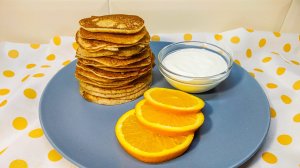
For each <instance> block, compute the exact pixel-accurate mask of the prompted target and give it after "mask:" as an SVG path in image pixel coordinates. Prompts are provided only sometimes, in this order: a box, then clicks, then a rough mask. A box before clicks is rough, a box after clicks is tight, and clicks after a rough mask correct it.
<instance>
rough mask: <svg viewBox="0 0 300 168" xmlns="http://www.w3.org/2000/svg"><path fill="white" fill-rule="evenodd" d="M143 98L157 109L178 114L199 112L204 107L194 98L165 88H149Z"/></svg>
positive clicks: (198, 99)
mask: <svg viewBox="0 0 300 168" xmlns="http://www.w3.org/2000/svg"><path fill="white" fill-rule="evenodd" d="M144 97H145V99H146V100H147V101H149V103H151V104H152V105H154V106H156V107H158V108H162V109H164V110H172V111H174V112H178V113H193V112H199V111H200V110H201V109H202V108H203V107H204V105H205V103H204V101H203V100H202V99H200V98H198V97H196V96H193V95H191V94H188V93H185V92H182V91H179V90H173V89H166V88H151V89H149V90H147V91H146V92H145V93H144Z"/></svg>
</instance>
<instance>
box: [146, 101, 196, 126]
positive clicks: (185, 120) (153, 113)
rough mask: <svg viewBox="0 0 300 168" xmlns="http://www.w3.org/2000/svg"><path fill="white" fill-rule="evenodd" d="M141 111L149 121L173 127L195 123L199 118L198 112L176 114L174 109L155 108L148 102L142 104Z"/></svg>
mask: <svg viewBox="0 0 300 168" xmlns="http://www.w3.org/2000/svg"><path fill="white" fill-rule="evenodd" d="M141 111H142V115H143V117H144V118H145V119H146V120H148V121H149V122H152V123H159V124H162V125H166V126H172V127H182V126H188V125H193V124H194V123H195V122H196V119H197V113H192V114H182V115H178V114H174V113H173V112H172V111H166V110H160V109H157V108H154V107H153V106H152V105H150V104H149V103H147V102H145V104H144V105H142V107H141Z"/></svg>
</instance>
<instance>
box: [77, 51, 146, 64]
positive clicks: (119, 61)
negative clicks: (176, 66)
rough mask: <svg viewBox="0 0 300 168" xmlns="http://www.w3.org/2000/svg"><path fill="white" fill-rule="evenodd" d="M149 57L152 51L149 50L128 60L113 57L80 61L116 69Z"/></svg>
mask: <svg viewBox="0 0 300 168" xmlns="http://www.w3.org/2000/svg"><path fill="white" fill-rule="evenodd" d="M149 56H150V50H149V49H147V50H145V51H144V52H142V53H140V54H137V55H135V56H132V57H130V58H128V59H116V58H112V57H97V58H85V59H82V58H79V59H78V60H79V61H81V62H82V63H83V64H85V62H87V61H86V60H90V64H93V65H97V64H98V63H100V64H102V65H106V66H109V67H116V66H125V65H128V64H132V63H135V62H139V61H141V60H143V59H145V58H147V57H149ZM91 61H92V62H91Z"/></svg>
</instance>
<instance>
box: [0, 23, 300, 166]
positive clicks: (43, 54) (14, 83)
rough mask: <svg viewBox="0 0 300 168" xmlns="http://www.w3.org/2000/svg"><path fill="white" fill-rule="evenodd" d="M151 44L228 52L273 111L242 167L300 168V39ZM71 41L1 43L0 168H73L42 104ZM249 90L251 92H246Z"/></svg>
mask: <svg viewBox="0 0 300 168" xmlns="http://www.w3.org/2000/svg"><path fill="white" fill-rule="evenodd" d="M151 39H152V40H153V41H157V40H161V41H175V42H177V41H183V40H199V41H205V42H209V43H214V44H217V45H221V46H225V45H226V46H227V47H228V48H230V49H231V50H232V51H233V57H234V60H235V62H236V63H238V64H240V65H241V66H242V67H243V68H245V69H246V70H247V71H248V72H249V73H250V74H251V75H252V76H253V77H255V79H256V80H257V81H258V83H259V84H260V85H261V87H262V88H263V90H264V91H265V93H266V95H267V97H268V99H269V102H270V106H271V112H270V115H271V117H272V120H271V125H270V130H269V133H268V136H267V139H266V141H265V143H264V145H263V146H262V148H261V149H260V150H259V151H258V153H257V154H256V155H255V156H254V157H253V158H252V159H251V160H250V161H249V162H247V163H246V164H245V165H244V167H255V168H257V167H262V168H266V167H277V168H283V167H289V168H299V167H300V108H299V104H300V36H299V35H298V34H281V33H277V32H274V33H273V32H259V31H253V30H249V29H244V28H240V29H235V30H231V31H227V32H223V33H219V34H213V33H182V34H159V35H152V37H151ZM76 47H77V44H76V43H74V38H73V37H60V36H56V37H54V38H53V39H51V40H50V41H49V43H48V44H41V45H39V44H19V43H10V42H1V43H0V139H1V141H0V167H12V168H25V167H31V168H36V167H51V168H53V167H58V168H59V167H61V168H66V167H75V166H74V165H73V164H72V163H70V162H69V161H67V160H66V159H64V158H63V157H62V156H61V155H60V154H59V153H58V152H56V151H55V150H54V149H53V147H52V146H51V145H50V144H49V142H48V141H47V139H46V137H45V136H44V134H43V131H42V129H41V126H40V123H39V118H38V104H39V101H40V97H41V94H42V91H43V89H44V88H45V86H46V84H47V82H48V81H49V80H50V79H51V77H53V75H54V74H55V73H56V72H57V71H58V70H59V69H61V68H62V67H63V66H65V65H67V64H68V63H69V62H70V61H72V60H74V59H75V57H74V56H75V48H76ZM245 89H247V88H245Z"/></svg>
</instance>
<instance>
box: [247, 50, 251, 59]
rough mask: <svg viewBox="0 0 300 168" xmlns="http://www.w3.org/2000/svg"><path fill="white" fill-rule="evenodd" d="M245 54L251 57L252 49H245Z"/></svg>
mask: <svg viewBox="0 0 300 168" xmlns="http://www.w3.org/2000/svg"><path fill="white" fill-rule="evenodd" d="M246 56H247V57H248V58H251V57H252V50H251V49H250V48H248V49H247V50H246Z"/></svg>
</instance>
